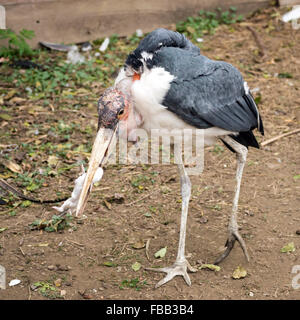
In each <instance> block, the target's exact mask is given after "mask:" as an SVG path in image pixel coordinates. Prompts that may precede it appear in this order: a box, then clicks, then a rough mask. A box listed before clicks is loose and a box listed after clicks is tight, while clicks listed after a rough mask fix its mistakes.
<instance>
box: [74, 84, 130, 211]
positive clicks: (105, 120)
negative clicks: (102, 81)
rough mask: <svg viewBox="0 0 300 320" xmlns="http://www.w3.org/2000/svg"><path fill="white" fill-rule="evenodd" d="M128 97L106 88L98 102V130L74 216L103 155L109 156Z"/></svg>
mask: <svg viewBox="0 0 300 320" xmlns="http://www.w3.org/2000/svg"><path fill="white" fill-rule="evenodd" d="M129 105H130V98H129V97H128V96H127V95H126V94H124V93H122V92H121V91H119V90H118V89H117V88H114V87H110V88H108V89H106V90H105V91H104V93H103V95H102V96H101V98H100V99H99V102H98V116H99V119H98V131H97V135H96V138H95V141H94V145H93V149H92V153H91V158H90V162H89V168H88V171H87V174H86V177H85V180H84V183H83V187H82V191H81V194H80V197H79V201H78V205H77V209H76V216H80V215H81V214H82V212H83V210H84V207H85V204H86V202H87V198H88V195H89V192H90V190H91V185H92V182H93V177H94V175H95V173H96V171H97V169H98V167H99V166H101V164H102V162H103V160H104V158H105V157H108V156H109V154H108V153H109V147H110V145H111V142H112V141H113V139H114V136H115V135H116V133H117V131H118V125H119V121H120V120H122V119H124V118H126V117H128V112H129Z"/></svg>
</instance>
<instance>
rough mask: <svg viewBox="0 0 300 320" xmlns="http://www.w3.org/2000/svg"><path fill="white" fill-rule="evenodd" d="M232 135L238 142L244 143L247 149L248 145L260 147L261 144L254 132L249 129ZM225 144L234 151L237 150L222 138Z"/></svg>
mask: <svg viewBox="0 0 300 320" xmlns="http://www.w3.org/2000/svg"><path fill="white" fill-rule="evenodd" d="M230 137H231V138H232V139H233V140H235V141H236V142H238V143H240V144H242V145H243V146H245V147H246V148H247V149H248V147H253V148H257V149H259V144H258V142H257V140H256V138H255V136H254V134H253V132H252V131H251V130H250V131H247V132H240V133H239V134H238V135H236V136H235V135H230ZM222 142H223V143H224V145H225V146H226V147H227V148H228V149H229V150H230V151H232V152H235V151H234V150H233V149H232V147H231V146H230V145H228V144H227V143H226V142H225V141H224V140H222Z"/></svg>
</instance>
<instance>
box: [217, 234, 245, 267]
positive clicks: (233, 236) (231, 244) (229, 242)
mask: <svg viewBox="0 0 300 320" xmlns="http://www.w3.org/2000/svg"><path fill="white" fill-rule="evenodd" d="M236 240H237V241H238V242H239V244H240V245H241V247H242V250H243V252H244V255H245V257H246V259H247V261H248V262H249V261H250V258H249V254H248V251H247V247H246V244H245V241H244V239H243V238H242V236H241V235H240V234H239V232H238V231H237V230H234V231H232V232H231V233H229V236H228V239H227V241H226V243H225V248H226V249H225V251H224V252H223V253H222V254H221V255H220V256H219V257H218V258H217V259H216V261H215V262H214V264H216V265H217V264H219V263H221V262H222V261H223V260H224V259H225V258H227V257H228V255H229V253H230V252H231V250H232V249H233V247H234V244H235V242H236Z"/></svg>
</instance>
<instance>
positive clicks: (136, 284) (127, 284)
mask: <svg viewBox="0 0 300 320" xmlns="http://www.w3.org/2000/svg"><path fill="white" fill-rule="evenodd" d="M144 285H147V281H146V280H144V281H143V282H141V281H140V280H139V279H138V278H135V279H131V280H127V279H125V280H123V281H122V283H121V285H120V286H119V288H120V289H121V290H123V289H125V288H132V289H135V290H136V291H140V290H141V289H142V287H143V286H144Z"/></svg>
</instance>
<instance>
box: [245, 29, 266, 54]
mask: <svg viewBox="0 0 300 320" xmlns="http://www.w3.org/2000/svg"><path fill="white" fill-rule="evenodd" d="M247 29H248V30H249V31H250V32H251V33H252V35H253V38H254V40H255V42H256V44H257V46H258V50H259V54H260V56H261V57H262V58H263V57H264V56H265V55H266V54H265V49H264V46H263V44H262V42H261V41H260V38H259V37H258V35H257V32H256V31H255V30H254V29H253V28H252V27H250V26H247Z"/></svg>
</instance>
